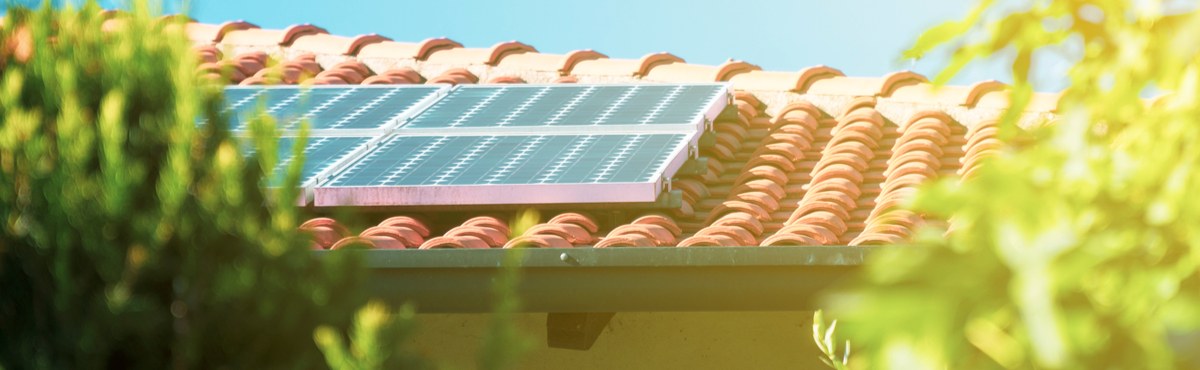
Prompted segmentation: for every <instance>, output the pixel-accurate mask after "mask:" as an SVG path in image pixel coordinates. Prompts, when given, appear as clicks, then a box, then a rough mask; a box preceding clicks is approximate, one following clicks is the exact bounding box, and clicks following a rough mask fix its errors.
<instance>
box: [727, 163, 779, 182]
mask: <svg viewBox="0 0 1200 370" xmlns="http://www.w3.org/2000/svg"><path fill="white" fill-rule="evenodd" d="M753 179H767V180H771V181H773V182H775V183H776V184H779V185H780V186H783V185H787V183H788V176H787V173H785V172H783V170H781V169H779V168H778V167H775V166H768V165H762V166H755V167H751V168H750V169H748V170H744V171H742V174H741V175H738V177H737V179H735V180H733V183H734V184H742V183H744V182H747V181H750V180H753Z"/></svg>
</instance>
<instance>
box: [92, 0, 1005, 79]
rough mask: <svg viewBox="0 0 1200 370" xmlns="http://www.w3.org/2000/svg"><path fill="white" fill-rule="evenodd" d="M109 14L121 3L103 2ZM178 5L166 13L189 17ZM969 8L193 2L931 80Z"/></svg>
mask: <svg viewBox="0 0 1200 370" xmlns="http://www.w3.org/2000/svg"><path fill="white" fill-rule="evenodd" d="M101 3H102V4H103V5H105V6H106V7H112V6H114V4H121V3H123V2H122V1H112V0H109V1H101ZM180 4H183V1H182V0H172V1H169V2H168V4H167V5H166V7H167V11H169V12H176V11H178V10H179V9H182V8H183V7H182V6H181V5H180ZM972 4H973V2H972V1H968V0H893V1H881V0H826V1H814V0H796V1H778V0H727V1H713V0H657V1H654V0H642V1H637V0H604V1H583V2H572V1H546V0H495V1H462V0H460V1H455V0H422V1H414V0H400V1H367V0H338V1H317V0H191V1H190V2H189V5H188V7H189V8H190V11H188V13H189V14H190V15H191V16H192V17H193V18H195V19H196V20H198V21H200V22H206V23H220V22H224V21H227V20H236V19H242V20H246V21H249V22H251V23H254V24H257V25H259V26H261V27H265V28H284V27H287V26H289V25H292V24H296V23H312V24H315V25H318V26H321V27H324V28H325V29H327V30H329V31H330V32H331V33H334V34H339V35H357V34H364V33H378V34H381V35H384V36H387V37H390V38H392V39H394V40H397V41H420V40H423V39H426V38H429V37H449V38H451V39H453V40H456V41H458V42H460V43H462V44H463V45H465V46H468V47H488V46H491V45H493V44H495V43H497V42H500V41H508V40H518V41H522V42H525V43H527V44H530V45H533V46H534V47H536V48H537V49H538V50H539V51H542V52H548V53H565V52H569V51H572V50H577V49H594V50H596V51H599V52H602V53H605V54H607V55H608V56H609V57H613V58H639V57H641V56H643V55H645V54H648V53H652V52H659V51H667V52H670V53H673V54H675V55H678V56H680V57H682V58H684V59H685V60H687V61H688V62H691V63H702V64H720V63H722V62H724V61H725V60H727V59H730V58H734V59H739V60H745V61H748V62H750V63H754V64H757V65H759V66H761V67H763V69H766V70H780V71H796V70H799V69H801V68H804V67H807V66H812V65H818V64H824V65H828V66H832V67H834V68H838V69H840V70H842V71H843V72H845V73H846V74H847V75H850V76H883V75H885V74H887V73H889V72H892V71H897V70H904V69H911V70H914V71H917V72H919V73H922V74H925V75H927V76H929V77H930V78H932V77H933V75H934V74H935V73H936V72H937V71H938V70H939V68H941V67H942V66H943V64H944V61H945V58H944V57H943V56H938V55H933V56H930V57H928V58H927V59H925V60H921V61H918V62H913V61H905V60H900V54H901V52H902V51H903V50H904V49H906V48H907V47H908V46H909V45H911V43H912V42H913V41H914V40H915V39H916V38H917V36H918V35H919V34H920V33H921V31H922V30H924V29H926V28H928V27H930V26H932V25H935V24H937V23H939V22H941V21H945V20H950V19H957V18H960V17H962V16H963V15H964V14H966V12H967V11H968V10H969V9H970V7H971V5H972ZM988 79H998V80H1001V81H1006V82H1008V81H1009V80H1010V79H1009V78H1008V76H1007V71H1006V68H1005V67H1004V61H1003V60H998V61H996V62H992V63H985V64H980V65H974V66H971V67H968V69H967V70H965V71H964V72H963V73H962V74H961V75H960V76H959V77H958V78H956V79H955V80H954V81H952V83H954V84H964V85H965V84H970V83H973V82H976V81H981V80H988Z"/></svg>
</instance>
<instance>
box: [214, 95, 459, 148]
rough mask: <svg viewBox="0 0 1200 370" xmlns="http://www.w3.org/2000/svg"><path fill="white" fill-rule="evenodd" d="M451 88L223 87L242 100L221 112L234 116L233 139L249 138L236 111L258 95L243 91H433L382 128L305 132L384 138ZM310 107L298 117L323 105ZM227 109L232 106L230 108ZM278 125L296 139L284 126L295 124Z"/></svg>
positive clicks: (284, 133) (295, 132)
mask: <svg viewBox="0 0 1200 370" xmlns="http://www.w3.org/2000/svg"><path fill="white" fill-rule="evenodd" d="M453 87H454V86H452V85H449V84H429V85H308V86H296V85H254V86H228V87H225V93H226V95H227V96H228V95H234V96H240V97H241V99H238V101H228V102H226V107H224V110H225V111H226V112H229V113H230V114H232V115H233V117H232V119H233V121H234V122H231V126H233V127H231V128H230V129H231V131H232V132H233V134H234V135H236V136H249V135H250V132H249V130H247V129H245V128H241V127H240V125H237V124H236V122H239V121H240V120H239V117H238V114H239V111H238V110H239V109H240V108H242V107H243V106H246V105H247V104H249V105H254V104H257V102H258V99H259V97H260V95H261V93H256V94H250V95H248V96H243V94H242V93H243V92H245V91H267V92H269V91H273V90H296V91H303V90H317V91H319V90H343V91H358V90H397V91H399V90H406V89H414V90H417V89H419V90H426V89H432V90H431V91H430V92H429V93H428V94H427V95H424V96H423V97H421V98H420V99H417V101H416V102H414V103H413V104H412V105H410V106H409V107H407V108H405V109H404V110H402V111H400V112H398V113H396V114H394V115H392V117H391V118H389V119H387V120H386V121H384V122H383V123H382V124H380V125H378V126H376V127H373V128H314V129H310V130H309V131H308V134H309V136H313V137H319V136H320V137H323V136H329V137H337V136H368V135H387V134H390V133H391V132H392V131H394V130H395V129H396V128H397V127H399V126H401V125H403V124H404V123H405V122H408V121H410V120H412V119H413V118H414V117H416V116H417V115H419V114H421V113H422V112H424V111H425V110H426V109H428V108H429V107H431V106H433V104H434V103H436V102H438V101H440V100H441V99H442V98H444V97H445V96H446V95H448V94H449V93H450V91H451V90H452V88H453ZM376 98H377V99H382V98H384V97H383V96H378V97H376ZM309 104H311V105H312V106H311V107H308V108H306V109H305V110H303V111H302V112H301V113H298V114H297V116H301V115H305V114H311V113H312V111H313V110H314V109H316V108H317V107H318V106H320V105H321V104H322V102H319V101H318V102H310V103H309ZM230 105H232V107H231V106H230ZM270 108H271V106H268V109H270ZM289 108H290V106H289ZM359 109H361V108H359ZM351 114H352V113H351ZM275 118H276V119H279V120H283V119H288V120H291V119H294V118H295V117H284V118H281V117H275ZM280 124H281V125H283V126H284V127H283V128H281V129H280V131H281V135H296V134H298V133H299V131H300V130H299V129H292V128H286V127H287V126H291V125H293V124H294V122H286V123H285V122H280Z"/></svg>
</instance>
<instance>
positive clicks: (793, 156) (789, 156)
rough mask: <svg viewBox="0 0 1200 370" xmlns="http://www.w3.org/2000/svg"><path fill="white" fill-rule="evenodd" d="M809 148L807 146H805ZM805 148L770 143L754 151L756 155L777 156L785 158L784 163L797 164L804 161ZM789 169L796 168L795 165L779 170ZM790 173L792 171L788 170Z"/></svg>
mask: <svg viewBox="0 0 1200 370" xmlns="http://www.w3.org/2000/svg"><path fill="white" fill-rule="evenodd" d="M805 147H807V145H805ZM804 149H805V148H804V147H800V146H796V145H794V144H792V143H770V144H766V145H763V146H761V147H759V148H758V150H755V151H754V154H755V155H758V156H762V155H777V156H780V157H782V158H783V160H784V161H787V162H791V163H795V162H799V161H802V160H804ZM788 167H791V168H795V165H794V164H789V165H785V166H781V167H779V168H783V169H785V170H786V169H787V168H788ZM788 171H789V172H790V171H791V170H788Z"/></svg>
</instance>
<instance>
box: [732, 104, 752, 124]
mask: <svg viewBox="0 0 1200 370" xmlns="http://www.w3.org/2000/svg"><path fill="white" fill-rule="evenodd" d="M733 105H734V106H735V107H737V110H738V113H739V114H740V115H741V117H739V119H738V121H739V122H742V123H743V125H744V126H749V125H748V122H749V120H750V117H756V116H758V107H756V106H754V104H750V102H747V101H745V100H734V101H733Z"/></svg>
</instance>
